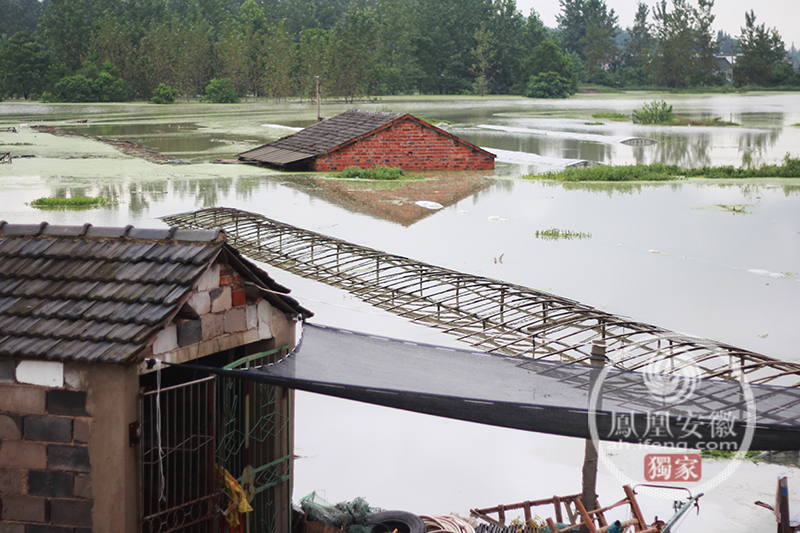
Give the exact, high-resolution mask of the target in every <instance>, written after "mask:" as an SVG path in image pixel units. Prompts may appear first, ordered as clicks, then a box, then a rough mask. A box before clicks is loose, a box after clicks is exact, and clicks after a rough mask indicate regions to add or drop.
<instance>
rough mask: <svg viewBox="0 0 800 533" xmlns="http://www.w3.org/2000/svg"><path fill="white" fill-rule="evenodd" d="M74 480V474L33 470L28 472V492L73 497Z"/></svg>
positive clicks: (37, 494) (50, 496)
mask: <svg viewBox="0 0 800 533" xmlns="http://www.w3.org/2000/svg"><path fill="white" fill-rule="evenodd" d="M73 487H74V481H73V476H72V474H68V473H66V472H48V471H41V470H31V471H30V472H28V494H30V495H32V496H47V497H49V498H72V496H73V495H74V491H73Z"/></svg>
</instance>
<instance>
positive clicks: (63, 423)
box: [22, 416, 72, 442]
mask: <svg viewBox="0 0 800 533" xmlns="http://www.w3.org/2000/svg"><path fill="white" fill-rule="evenodd" d="M22 424H23V428H24V432H23V437H24V438H25V440H36V441H42V442H72V419H71V418H64V417H60V416H26V417H25V418H24V419H23V421H22Z"/></svg>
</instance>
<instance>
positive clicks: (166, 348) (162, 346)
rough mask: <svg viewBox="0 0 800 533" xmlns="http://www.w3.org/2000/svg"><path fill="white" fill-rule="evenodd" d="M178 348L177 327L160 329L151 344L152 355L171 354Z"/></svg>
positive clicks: (170, 326) (171, 325)
mask: <svg viewBox="0 0 800 533" xmlns="http://www.w3.org/2000/svg"><path fill="white" fill-rule="evenodd" d="M177 348H178V327H177V326H176V325H175V324H170V325H169V326H167V327H166V328H164V329H162V330H161V331H160V332H159V333H158V335H157V336H156V340H155V341H154V342H153V355H160V354H162V353H167V352H171V351H172V350H175V349H177Z"/></svg>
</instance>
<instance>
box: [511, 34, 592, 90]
mask: <svg viewBox="0 0 800 533" xmlns="http://www.w3.org/2000/svg"><path fill="white" fill-rule="evenodd" d="M522 71H523V73H524V75H526V76H527V77H528V80H529V83H528V84H527V85H530V80H531V78H535V77H536V76H538V75H539V74H546V73H548V72H554V73H555V74H557V75H558V76H559V77H560V78H562V79H564V80H567V82H568V84H569V90H570V91H571V93H574V92H575V91H577V90H578V79H577V76H576V75H575V65H574V63H573V61H572V59H570V57H569V56H568V55H567V54H565V53H564V52H562V51H561V48H560V47H559V46H558V44H556V42H555V41H553V40H552V39H547V40H546V41H544V42H543V43H542V44H540V45H539V46H537V47H536V48H534V49H533V50H532V51H531V54H530V55H529V56H528V57H527V58H525V60H524V61H523V65H522Z"/></svg>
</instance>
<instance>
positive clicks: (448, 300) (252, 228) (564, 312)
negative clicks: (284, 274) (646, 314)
mask: <svg viewBox="0 0 800 533" xmlns="http://www.w3.org/2000/svg"><path fill="white" fill-rule="evenodd" d="M164 220H165V221H166V222H167V223H168V224H172V225H176V226H180V227H184V228H198V229H199V228H203V229H208V228H217V227H219V228H222V229H223V230H224V231H225V233H226V234H227V236H228V239H229V242H230V244H231V245H232V246H234V247H235V248H237V249H238V250H239V251H240V252H241V253H243V254H245V255H247V256H249V257H251V258H253V259H256V260H258V261H262V262H264V263H267V264H270V265H272V266H275V267H277V268H281V269H283V270H286V271H289V272H292V273H293V274H297V275H299V276H302V277H305V278H309V279H313V280H317V281H320V282H323V283H326V284H328V285H331V286H334V287H338V288H341V289H344V290H347V291H349V292H350V293H352V294H354V295H355V296H357V297H358V298H360V299H361V300H363V301H365V302H367V303H369V304H371V305H374V306H376V307H380V308H381V309H385V310H387V311H390V312H392V313H395V314H397V315H399V316H402V317H405V318H407V319H409V320H412V321H414V322H418V323H421V324H424V325H427V326H430V327H434V328H437V329H440V330H443V331H444V332H446V333H448V334H450V335H454V336H456V337H457V338H458V340H460V341H462V342H465V343H467V344H469V345H470V346H472V347H474V348H476V349H479V350H482V351H486V352H493V353H502V354H507V355H518V356H527V357H533V358H537V359H546V360H551V361H561V362H578V363H586V364H588V363H589V360H590V355H591V349H592V345H593V344H595V345H597V344H598V342H599V343H601V345H602V346H604V350H605V355H606V357H607V358H608V359H609V360H610V361H611V362H612V363H613V364H614V365H615V366H618V367H619V368H624V369H627V370H648V371H652V370H653V368H654V367H657V370H658V372H660V373H664V372H665V371H666V373H677V374H681V373H684V374H686V373H688V372H690V371H691V372H696V371H697V369H700V372H702V375H700V376H697V377H714V378H721V379H730V380H746V381H748V382H750V383H771V384H775V385H782V386H798V385H800V382H798V378H799V377H800V364H798V363H792V362H786V361H780V360H778V359H775V358H771V357H768V356H766V355H763V354H759V353H756V352H752V351H749V350H744V349H741V348H737V347H734V346H730V345H728V344H725V343H721V342H716V341H711V340H707V339H701V338H696V337H690V336H686V335H681V334H678V333H675V332H672V331H669V330H666V329H664V328H660V327H658V326H653V325H650V324H645V323H642V322H636V321H632V320H629V319H626V318H623V317H619V316H616V315H613V314H610V313H606V312H604V311H601V310H598V309H595V308H593V307H590V306H587V305H584V304H581V303H579V302H576V301H574V300H570V299H567V298H562V297H560V296H556V295H553V294H549V293H546V292H542V291H538V290H535V289H531V288H529V287H523V286H520V285H515V284H511V283H506V282H503V281H499V280H494V279H490V278H484V277H480V276H473V275H469V274H464V273H461V272H456V271H454V270H449V269H446V268H442V267H438V266H435V265H430V264H426V263H422V262H419V261H414V260H412V259H409V258H406V257H402V256H399V255H393V254H388V253H385V252H382V251H379V250H375V249H372V248H367V247H364V246H358V245H356V244H352V243H349V242H347V241H343V240H340V239H336V238H333V237H329V236H326V235H322V234H320V233H315V232H313V231H308V230H304V229H301V228H297V227H294V226H291V225H288V224H284V223H281V222H277V221H275V220H270V219H268V218H266V217H264V216H262V215H259V214H255V213H249V212H246V211H240V210H237V209H231V208H223V207H212V208H207V209H201V210H199V211H194V212H189V213H182V214H177V215H171V216H167V217H164Z"/></svg>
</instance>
